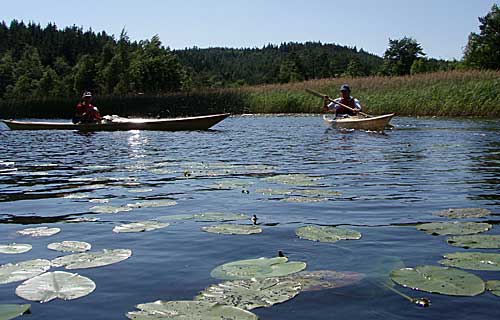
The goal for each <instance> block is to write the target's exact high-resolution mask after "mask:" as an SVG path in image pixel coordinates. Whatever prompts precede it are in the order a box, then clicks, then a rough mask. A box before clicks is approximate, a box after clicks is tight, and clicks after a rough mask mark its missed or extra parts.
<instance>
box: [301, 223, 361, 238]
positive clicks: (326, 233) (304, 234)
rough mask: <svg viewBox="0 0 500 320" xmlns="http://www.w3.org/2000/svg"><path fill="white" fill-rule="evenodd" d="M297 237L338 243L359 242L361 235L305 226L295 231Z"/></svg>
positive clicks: (334, 229) (350, 231)
mask: <svg viewBox="0 0 500 320" xmlns="http://www.w3.org/2000/svg"><path fill="white" fill-rule="evenodd" d="M295 234H296V235H297V237H299V238H301V239H306V240H312V241H319V242H337V241H339V240H358V239H360V238H361V233H359V232H357V231H354V230H349V229H343V228H337V227H330V226H304V227H298V228H297V229H295Z"/></svg>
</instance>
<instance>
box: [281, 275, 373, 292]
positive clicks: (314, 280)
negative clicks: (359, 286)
mask: <svg viewBox="0 0 500 320" xmlns="http://www.w3.org/2000/svg"><path fill="white" fill-rule="evenodd" d="M363 277H364V275H363V274H362V273H358V272H351V271H344V272H339V271H334V270H317V271H301V272H298V273H295V274H292V275H289V276H287V277H286V279H291V280H295V281H297V282H299V283H300V285H301V287H302V290H301V291H319V290H325V289H333V288H341V287H345V286H348V285H351V284H354V283H356V282H359V281H360V280H361V279H363Z"/></svg>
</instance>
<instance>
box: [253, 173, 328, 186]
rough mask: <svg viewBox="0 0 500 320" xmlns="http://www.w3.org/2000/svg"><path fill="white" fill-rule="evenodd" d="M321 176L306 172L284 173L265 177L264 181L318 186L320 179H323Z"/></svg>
mask: <svg viewBox="0 0 500 320" xmlns="http://www.w3.org/2000/svg"><path fill="white" fill-rule="evenodd" d="M321 179H322V178H321V177H311V176H307V175H305V174H282V175H277V176H273V177H267V178H264V179H263V180H264V181H267V182H273V183H280V184H287V185H292V186H304V187H309V186H317V185H318V182H317V181H318V180H321Z"/></svg>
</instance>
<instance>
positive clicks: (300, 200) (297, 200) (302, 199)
mask: <svg viewBox="0 0 500 320" xmlns="http://www.w3.org/2000/svg"><path fill="white" fill-rule="evenodd" d="M280 201H283V202H294V203H312V202H321V201H328V199H326V198H308V197H288V198H284V199H281V200H280Z"/></svg>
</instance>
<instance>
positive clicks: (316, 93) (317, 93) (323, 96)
mask: <svg viewBox="0 0 500 320" xmlns="http://www.w3.org/2000/svg"><path fill="white" fill-rule="evenodd" d="M306 91H307V92H309V93H310V94H312V95H315V96H317V97H321V98H323V99H325V98H328V100H329V101H331V102H333V103H335V104H338V105H339V106H342V107H344V108H347V109H349V110H351V111H353V112H356V113H359V114H360V115H362V116H365V117H367V118H371V117H373V116H372V115H369V114H366V113H364V112H361V111H357V110H355V109H353V108H351V107H349V106H346V105H345V104H343V103H340V102H337V101H335V100H333V99H330V97H328V96H327V95H326V94H322V93H319V92H316V91H314V90H311V89H306Z"/></svg>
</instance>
